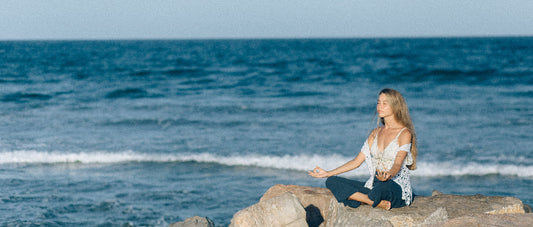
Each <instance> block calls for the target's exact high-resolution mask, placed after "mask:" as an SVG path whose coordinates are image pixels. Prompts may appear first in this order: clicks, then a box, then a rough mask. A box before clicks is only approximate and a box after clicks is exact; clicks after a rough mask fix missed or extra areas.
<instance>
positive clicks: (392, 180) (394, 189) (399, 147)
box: [309, 88, 417, 210]
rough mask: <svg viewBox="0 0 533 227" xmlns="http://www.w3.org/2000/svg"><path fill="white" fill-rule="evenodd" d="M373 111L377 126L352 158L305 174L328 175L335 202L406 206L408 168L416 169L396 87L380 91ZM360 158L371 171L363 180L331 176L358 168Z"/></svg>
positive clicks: (406, 115)
mask: <svg viewBox="0 0 533 227" xmlns="http://www.w3.org/2000/svg"><path fill="white" fill-rule="evenodd" d="M376 110H377V113H378V115H379V119H378V127H377V128H375V129H374V130H372V132H371V133H370V135H369V136H368V139H367V140H366V141H365V143H364V145H363V148H362V149H361V152H359V154H358V155H357V156H356V157H355V158H354V159H352V160H350V161H348V162H347V163H345V164H344V165H342V166H340V167H338V168H336V169H334V170H331V171H326V170H324V169H322V168H320V167H318V166H317V167H315V169H314V170H313V171H309V175H311V176H313V177H317V178H324V177H328V179H327V180H326V187H327V188H328V189H330V190H331V192H332V193H333V195H334V196H335V198H336V199H337V201H339V202H341V203H344V204H345V205H347V206H350V207H354V208H355V207H358V206H360V205H361V203H365V204H369V205H372V207H376V206H377V207H379V208H383V209H386V210H389V209H391V208H399V207H403V206H406V205H407V206H408V205H410V204H411V202H412V200H413V193H412V189H411V182H410V178H409V170H414V169H416V155H417V149H416V135H415V128H414V126H413V123H412V121H411V117H410V116H409V110H408V108H407V104H406V102H405V99H404V98H403V96H402V95H401V94H400V93H399V92H398V91H396V90H393V89H388V88H386V89H383V90H381V91H380V93H379V98H378V103H377V107H376ZM364 161H366V163H367V166H368V169H369V171H370V174H371V177H370V179H368V181H367V182H366V183H363V182H359V181H355V180H350V179H346V178H342V177H338V176H335V175H338V174H341V173H344V172H348V171H350V170H353V169H355V168H358V167H359V166H360V165H361V164H362V163H363V162H364ZM408 169H409V170H408Z"/></svg>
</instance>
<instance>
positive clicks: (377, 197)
mask: <svg viewBox="0 0 533 227" xmlns="http://www.w3.org/2000/svg"><path fill="white" fill-rule="evenodd" d="M326 187H327V188H328V189H329V190H330V191H331V192H332V193H333V195H334V196H335V198H336V199H337V201H339V203H343V204H345V205H347V206H350V207H353V208H356V207H359V206H360V205H361V202H359V201H355V200H349V199H348V198H349V197H350V196H351V195H353V194H354V193H356V192H360V193H363V194H367V195H368V198H369V199H370V200H372V201H374V204H372V207H376V206H377V205H378V204H379V203H380V202H381V200H386V201H389V202H391V207H392V208H399V207H403V206H405V201H404V200H403V199H402V187H400V185H398V184H397V183H396V182H394V181H392V180H388V181H379V180H378V179H376V178H374V182H373V187H372V190H370V189H368V188H365V183H363V182H360V181H356V180H349V179H346V178H343V177H337V176H333V177H329V178H328V179H327V180H326Z"/></svg>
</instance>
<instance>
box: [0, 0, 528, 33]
mask: <svg viewBox="0 0 533 227" xmlns="http://www.w3.org/2000/svg"><path fill="white" fill-rule="evenodd" d="M516 35H519V36H533V1H531V0H434V1H432V0H364V1H362V0H352V1H349V0H330V1H328V0H263V1H259V0H224V1H223V0H217V1H215V0H211V1H208V0H190V1H186V0H144V1H141V0H1V2H0V40H12V39H194V38H325V37H332V38H333V37H418V36H516Z"/></svg>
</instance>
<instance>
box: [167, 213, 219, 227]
mask: <svg viewBox="0 0 533 227" xmlns="http://www.w3.org/2000/svg"><path fill="white" fill-rule="evenodd" d="M214 226H215V224H214V223H213V221H211V220H209V218H204V217H199V216H194V217H190V218H187V219H185V221H182V222H176V223H173V224H170V225H169V226H168V227H214Z"/></svg>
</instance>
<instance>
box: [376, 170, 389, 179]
mask: <svg viewBox="0 0 533 227" xmlns="http://www.w3.org/2000/svg"><path fill="white" fill-rule="evenodd" d="M376 178H378V180H380V181H388V180H389V179H390V178H391V175H390V173H389V172H387V171H379V170H378V171H376Z"/></svg>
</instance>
